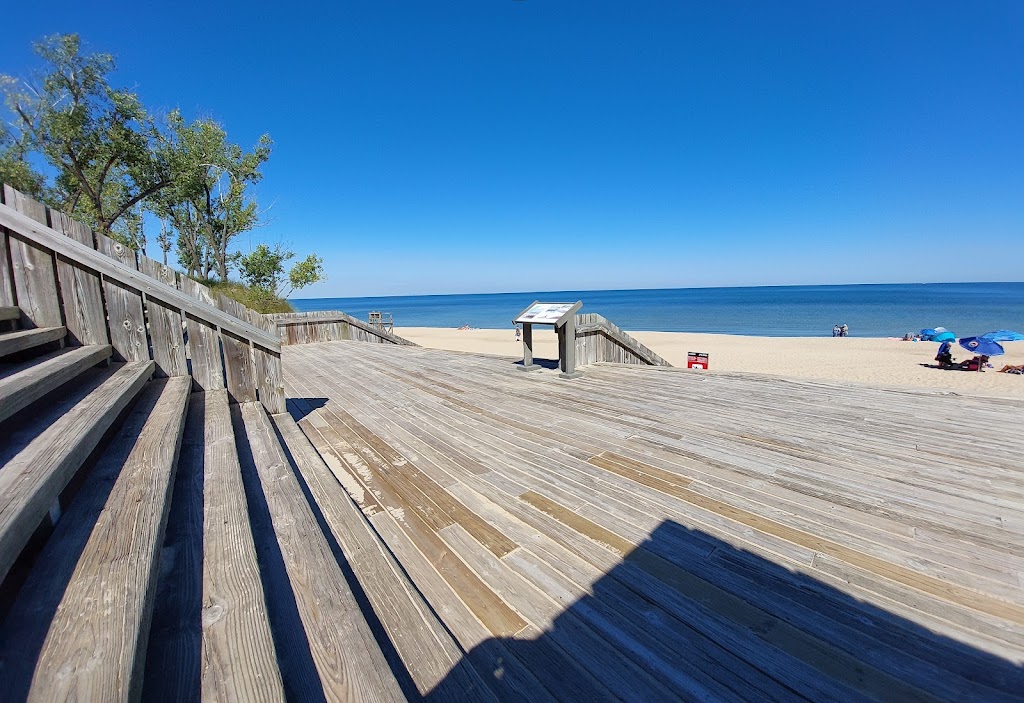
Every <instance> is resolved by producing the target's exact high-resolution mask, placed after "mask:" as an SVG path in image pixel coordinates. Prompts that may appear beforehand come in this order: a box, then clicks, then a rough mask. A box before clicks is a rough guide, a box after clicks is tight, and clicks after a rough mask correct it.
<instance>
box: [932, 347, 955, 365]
mask: <svg viewBox="0 0 1024 703" xmlns="http://www.w3.org/2000/svg"><path fill="white" fill-rule="evenodd" d="M951 347H952V345H951V344H950V343H949V342H943V343H942V344H940V345H939V351H938V353H937V354H936V355H935V360H936V361H937V362H939V366H942V367H947V366H952V365H953V352H951V351H950V348H951Z"/></svg>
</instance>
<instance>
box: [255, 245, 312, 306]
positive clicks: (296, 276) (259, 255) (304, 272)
mask: <svg viewBox="0 0 1024 703" xmlns="http://www.w3.org/2000/svg"><path fill="white" fill-rule="evenodd" d="M294 258H295V252H293V251H290V250H288V249H286V248H285V247H284V246H283V245H281V244H275V245H274V247H273V248H270V247H268V246H267V245H266V244H260V245H259V246H257V247H256V248H255V249H253V250H252V252H251V253H249V254H247V255H246V256H242V257H240V258H239V260H238V270H239V272H240V274H241V276H242V280H243V281H245V282H246V283H247V284H249V285H250V286H252V287H253V288H258V289H260V290H262V291H265V292H267V293H269V294H272V295H275V296H277V297H279V298H287V297H288V296H289V295H291V294H292V293H293V292H295V291H297V290H299V289H300V288H305V287H306V286H309V285H312V284H314V283H316V282H318V281H323V280H326V276H324V261H323V259H321V258H320V257H319V256H317V255H316V254H310V255H309V256H307V257H306V258H305V259H303V260H302V261H300V262H298V263H297V264H295V265H294V266H292V268H291V270H289V272H288V275H287V276H286V275H285V272H284V266H285V263H286V262H287V261H290V260H291V259H294Z"/></svg>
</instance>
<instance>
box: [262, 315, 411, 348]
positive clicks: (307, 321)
mask: <svg viewBox="0 0 1024 703" xmlns="http://www.w3.org/2000/svg"><path fill="white" fill-rule="evenodd" d="M265 317H266V318H267V319H268V320H271V321H273V323H274V324H275V325H276V326H277V330H278V332H279V333H280V335H281V344H284V345H288V344H313V343H314V342H337V341H341V340H354V341H358V342H379V343H382V344H400V345H402V346H408V347H415V346H418V345H417V344H415V343H414V342H410V341H409V340H408V339H403V338H402V337H399V336H398V335H395V334H391V333H390V332H387V331H385V330H383V329H382V328H380V327H377V326H374V325H372V324H370V323H369V322H365V321H363V320H359V319H356V318H354V317H352V316H351V315H348V314H346V313H343V312H341V311H340V310H318V311H315V312H291V313H275V314H272V315H266V316H265Z"/></svg>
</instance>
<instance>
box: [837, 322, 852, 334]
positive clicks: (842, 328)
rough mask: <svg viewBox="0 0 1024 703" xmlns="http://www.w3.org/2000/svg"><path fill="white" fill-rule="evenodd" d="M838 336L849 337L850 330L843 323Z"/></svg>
mask: <svg viewBox="0 0 1024 703" xmlns="http://www.w3.org/2000/svg"><path fill="white" fill-rule="evenodd" d="M839 336H840V337H849V336H850V328H849V327H847V326H846V323H845V322H844V323H843V326H842V327H840V328H839Z"/></svg>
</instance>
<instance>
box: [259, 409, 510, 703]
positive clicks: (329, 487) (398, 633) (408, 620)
mask: <svg viewBox="0 0 1024 703" xmlns="http://www.w3.org/2000/svg"><path fill="white" fill-rule="evenodd" d="M272 419H273V422H274V425H275V426H276V427H277V430H278V432H279V433H280V435H281V436H282V437H283V439H284V441H285V444H286V446H287V447H288V451H289V453H290V454H291V457H292V459H293V461H294V462H295V464H296V467H297V468H298V470H299V473H300V474H301V476H302V478H303V480H304V481H305V482H306V485H307V486H309V489H310V492H311V493H312V495H313V497H314V499H315V500H316V501H317V504H318V506H319V508H320V511H321V512H322V513H323V515H324V519H325V520H326V521H327V524H328V525H329V526H330V529H331V534H332V535H333V536H334V539H335V540H336V541H337V543H338V545H339V546H340V548H341V550H342V552H343V553H344V554H345V556H346V558H347V559H348V562H349V564H350V565H351V567H352V569H353V571H354V572H355V574H356V577H357V578H358V579H359V582H360V584H361V586H362V588H363V590H364V592H365V593H366V595H367V598H368V599H369V601H370V603H371V604H372V605H373V608H374V612H375V614H376V615H377V617H379V618H380V619H381V622H382V624H383V626H384V627H385V629H386V630H387V632H388V636H389V638H390V639H391V641H392V643H393V644H394V646H395V648H396V649H397V650H398V652H399V654H400V655H401V657H402V660H403V661H405V662H407V668H408V670H409V675H410V676H411V677H412V678H413V680H414V681H415V683H416V686H417V688H418V689H419V692H420V693H421V694H423V695H426V694H428V693H430V692H432V691H434V695H435V696H438V697H439V698H444V699H449V700H492V698H493V697H492V696H491V695H490V692H489V691H488V689H487V687H486V685H485V684H484V683H483V681H481V680H480V678H479V677H478V676H477V675H476V673H475V671H473V670H471V669H467V668H466V667H458V666H457V665H458V663H459V662H460V660H461V659H462V656H463V653H462V651H461V650H460V649H459V647H458V645H457V644H456V642H455V641H454V640H453V639H452V636H451V634H450V633H449V632H448V631H447V630H445V629H444V626H443V625H442V624H441V622H440V621H439V620H438V619H437V618H436V616H435V615H434V613H433V612H432V611H431V610H430V608H429V606H428V604H427V603H425V602H424V601H423V598H422V596H421V595H420V594H419V593H418V592H417V591H416V589H415V586H414V585H413V584H412V583H411V582H409V580H408V578H407V577H406V575H405V573H404V572H403V571H402V569H401V566H400V565H399V564H398V562H397V561H395V559H394V557H393V556H391V554H390V552H389V551H388V550H387V548H386V546H384V545H383V544H382V543H381V541H380V538H379V537H377V535H376V533H375V532H374V531H373V530H372V529H371V528H370V526H369V524H368V523H367V522H366V519H365V518H364V517H363V515H362V514H361V513H360V512H359V509H358V508H357V507H356V506H355V504H353V502H352V500H351V498H350V497H349V496H348V495H347V494H346V493H345V490H344V489H343V488H342V486H341V484H339V483H338V481H337V479H336V478H335V477H334V475H333V474H332V473H331V471H330V469H329V468H328V467H327V465H326V464H325V463H324V460H323V459H322V458H321V456H320V455H319V454H318V453H317V452H316V449H314V448H313V445H312V444H311V443H310V441H309V439H308V438H307V437H306V436H305V435H304V434H302V431H301V430H300V429H299V427H298V425H296V424H295V421H294V420H292V418H291V416H290V415H288V414H284V413H282V414H278V415H274V416H273V418H272ZM453 668H455V671H452V670H453ZM450 671H452V674H453V675H452V676H450V677H449V676H448V674H449V672H450ZM442 683H443V686H444V687H443V688H441V689H439V690H438V689H437V687H438V686H439V685H440V684H442Z"/></svg>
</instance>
